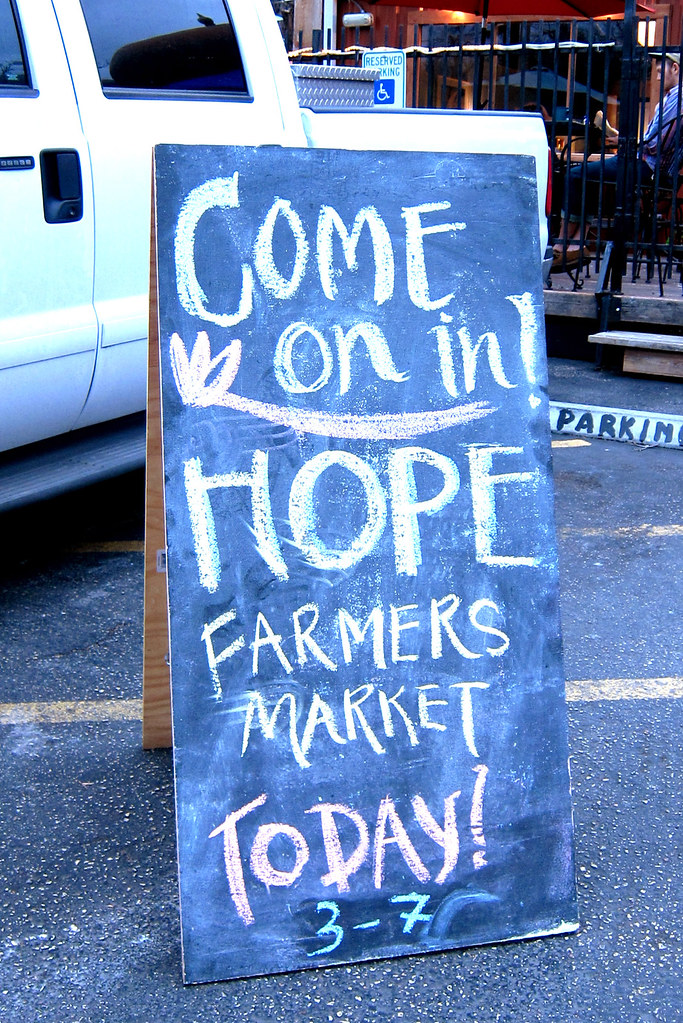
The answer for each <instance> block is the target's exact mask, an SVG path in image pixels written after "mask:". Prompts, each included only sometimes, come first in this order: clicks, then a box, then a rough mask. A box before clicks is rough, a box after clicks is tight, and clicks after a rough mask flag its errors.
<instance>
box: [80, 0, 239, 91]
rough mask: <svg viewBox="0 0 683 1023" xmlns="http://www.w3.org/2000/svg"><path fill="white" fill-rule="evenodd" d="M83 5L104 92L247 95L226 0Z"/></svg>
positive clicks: (122, 0) (120, 0)
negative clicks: (160, 91)
mask: <svg viewBox="0 0 683 1023" xmlns="http://www.w3.org/2000/svg"><path fill="white" fill-rule="evenodd" d="M81 7H82V8H83V14H84V16H85V20H86V24H87V26H88V32H89V34H90V40H91V43H92V47H93V51H94V53H95V60H96V61H97V68H98V71H99V73H100V81H101V82H102V88H103V89H104V91H105V94H107V95H113V96H115V95H117V94H118V93H119V91H120V90H121V89H124V90H126V91H128V90H131V89H133V90H145V91H148V90H150V89H151V90H163V91H165V92H169V91H172V92H190V93H194V94H197V93H202V92H211V93H216V92H218V93H226V92H227V93H242V94H246V93H247V83H246V79H245V76H244V70H243V66H242V58H241V56H240V52H239V47H238V46H237V40H236V39H235V34H234V32H233V28H232V24H231V22H230V18H229V15H228V11H227V8H226V6H225V4H224V3H223V0H163V2H162V3H141V2H140V0H117V3H116V4H115V5H112V3H111V0H81ZM197 8H199V11H197Z"/></svg>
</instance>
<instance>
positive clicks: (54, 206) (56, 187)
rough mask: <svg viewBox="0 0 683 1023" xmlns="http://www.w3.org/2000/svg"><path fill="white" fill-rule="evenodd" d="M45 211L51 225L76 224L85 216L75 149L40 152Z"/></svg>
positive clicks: (79, 167) (79, 166)
mask: <svg viewBox="0 0 683 1023" xmlns="http://www.w3.org/2000/svg"><path fill="white" fill-rule="evenodd" d="M40 173H41V177H42V181H43V210H44V213H45V221H46V223H48V224H73V223H75V222H76V221H77V220H81V218H82V217H83V184H82V181H81V162H80V159H79V156H78V153H77V152H76V150H75V149H43V151H42V152H41V154H40Z"/></svg>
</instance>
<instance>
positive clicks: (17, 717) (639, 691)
mask: <svg viewBox="0 0 683 1023" xmlns="http://www.w3.org/2000/svg"><path fill="white" fill-rule="evenodd" d="M565 691H566V695H567V701H568V702H570V703H582V702H592V701H596V700H608V701H612V700H680V699H682V698H683V677H681V676H678V675H676V676H672V677H670V678H603V679H584V680H582V681H578V682H567V683H566V687H565ZM141 720H142V700H123V699H119V700H54V701H41V702H35V703H0V725H26V724H68V723H69V722H82V721H141Z"/></svg>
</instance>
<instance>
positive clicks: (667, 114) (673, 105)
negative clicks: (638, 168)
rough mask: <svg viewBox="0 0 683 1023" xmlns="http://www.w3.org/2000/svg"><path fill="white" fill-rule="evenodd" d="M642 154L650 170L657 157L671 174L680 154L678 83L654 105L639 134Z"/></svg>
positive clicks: (682, 131) (682, 126) (682, 150)
mask: <svg viewBox="0 0 683 1023" xmlns="http://www.w3.org/2000/svg"><path fill="white" fill-rule="evenodd" d="M642 157H643V159H644V160H645V162H646V163H647V165H648V167H649V168H650V170H652V171H653V172H654V171H655V169H656V166H657V161H658V160H659V166H660V170H661V171H663V172H664V173H665V174H667V175H668V176H669V177H670V178H672V179H673V178H675V177H676V174H677V173H678V169H679V167H680V164H681V158H682V157H683V122H682V120H681V90H680V87H679V85H675V86H674V87H673V89H669V91H668V92H667V94H666V96H665V97H664V100H663V101H662V103H661V116H660V105H659V104H658V105H657V109H656V110H655V114H654V117H653V118H652V120H651V121H650V123H649V124H648V126H647V128H646V130H645V134H644V135H643V145H642Z"/></svg>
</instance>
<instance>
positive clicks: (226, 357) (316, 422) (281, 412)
mask: <svg viewBox="0 0 683 1023" xmlns="http://www.w3.org/2000/svg"><path fill="white" fill-rule="evenodd" d="M170 354H171V366H172V369H173V377H174V379H175V382H176V387H177V388H178V393H179V394H180V397H181V398H182V400H183V403H184V404H185V405H192V406H194V407H195V408H210V407H219V408H230V409H234V410H235V411H237V412H246V413H248V414H249V415H252V416H255V417H256V418H258V419H265V420H267V421H268V422H271V423H276V424H277V425H278V426H288V427H291V428H292V429H293V430H297V431H298V432H300V433H314V434H319V435H320V436H323V437H339V438H344V439H348V440H407V439H410V438H411V437H419V436H420V435H421V434H425V433H436V432H437V431H439V430H447V429H448V428H449V427H451V426H462V425H463V424H465V423H472V422H474V421H475V420H477V419H482V418H483V417H484V416H489V415H491V413H492V412H495V411H496V409H495V407H494V406H492V405H488V404H487V403H486V402H482V401H473V402H469V403H468V404H466V405H456V406H453V407H452V408H446V409H437V410H433V411H426V412H399V413H393V412H383V413H379V414H377V415H369V416H355V415H351V414H347V413H332V412H315V411H310V410H307V409H298V408H291V407H290V406H283V405H273V404H271V403H270V402H263V401H256V400H255V399H253V398H245V397H244V396H243V395H241V394H234V393H233V392H232V391H231V390H230V388H231V386H232V383H233V381H234V379H235V376H236V375H237V370H238V369H239V365H240V361H241V358H242V342H241V341H239V340H238V339H235V340H234V341H231V342H230V344H229V345H227V347H226V348H224V349H223V351H222V352H220V354H219V355H216V356H215V357H214V358H211V346H210V344H209V335H208V334H207V333H206V331H203V330H202V331H200V332H199V333H198V334H197V340H196V342H195V345H194V348H193V349H192V354H191V355H190V356H189V357H188V354H187V350H186V348H185V344H184V342H183V340H182V338H181V337H180V335H179V334H177V333H175V334H173V336H172V337H171V345H170ZM221 363H222V366H221ZM219 366H220V367H221V368H220V370H218V367H219ZM216 370H218V372H217V373H216ZM212 374H215V375H214V377H213V379H212V380H210V381H209V382H208V383H207V381H208V380H209V377H210V376H211V375H212Z"/></svg>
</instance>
